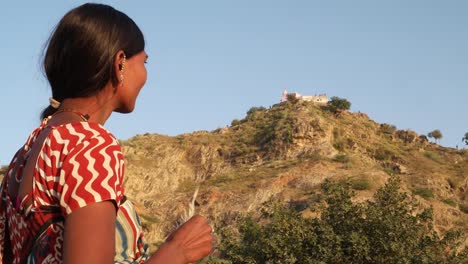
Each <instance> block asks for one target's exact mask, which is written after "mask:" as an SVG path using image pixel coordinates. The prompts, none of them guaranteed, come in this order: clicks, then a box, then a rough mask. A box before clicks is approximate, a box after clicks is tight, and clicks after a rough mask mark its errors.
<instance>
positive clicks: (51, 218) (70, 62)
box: [0, 4, 212, 264]
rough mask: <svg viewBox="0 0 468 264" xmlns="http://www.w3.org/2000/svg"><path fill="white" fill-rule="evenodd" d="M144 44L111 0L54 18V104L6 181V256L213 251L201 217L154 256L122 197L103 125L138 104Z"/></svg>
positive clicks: (39, 258) (118, 257) (174, 256)
mask: <svg viewBox="0 0 468 264" xmlns="http://www.w3.org/2000/svg"><path fill="white" fill-rule="evenodd" d="M144 46H145V43H144V38H143V34H142V33H141V31H140V29H139V28H138V26H137V25H136V24H135V23H134V22H133V20H132V19H130V18H129V17H128V16H126V15H125V14H123V13H121V12H120V11H117V10H115V9H114V8H112V7H110V6H106V5H101V4H84V5H82V6H79V7H77V8H75V9H73V10H71V11H70V12H68V13H67V14H66V15H65V16H64V17H63V18H62V19H61V21H60V22H59V23H58V25H57V27H56V29H55V31H54V33H53V34H52V36H51V38H50V40H49V43H48V46H47V49H46V52H45V57H44V70H45V73H46V76H47V79H48V81H49V83H50V86H51V90H52V97H51V99H50V106H48V107H47V108H46V109H45V110H44V111H43V113H42V119H43V121H42V123H41V125H40V126H39V127H38V128H37V129H35V130H34V131H33V132H32V133H31V135H30V136H29V138H28V139H27V141H26V143H25V144H24V146H23V147H22V148H21V149H20V150H19V151H18V152H17V153H16V155H15V156H14V158H13V160H12V162H11V164H10V166H9V168H8V171H7V173H6V174H5V177H4V181H3V183H2V187H1V198H2V199H1V204H0V259H2V261H3V263H67V264H68V263H113V262H115V263H189V262H194V261H197V260H199V259H201V258H203V257H205V256H206V255H208V254H209V252H210V251H211V242H212V236H211V228H210V226H209V225H208V224H207V222H206V220H205V219H204V218H203V217H200V216H195V217H193V218H192V219H190V220H189V221H188V222H187V223H185V224H184V225H183V226H182V227H181V228H179V229H178V230H177V231H175V232H174V233H173V234H171V235H170V236H169V238H168V239H167V240H166V242H165V243H164V244H162V245H161V246H160V248H159V249H158V250H157V251H156V253H155V254H154V255H152V256H149V255H148V251H147V248H148V247H147V245H146V243H145V242H144V239H143V235H142V233H141V227H140V226H139V220H138V216H137V215H136V213H135V210H134V209H133V206H132V205H131V203H130V202H129V201H128V200H127V199H126V198H125V195H124V189H123V186H122V183H123V173H124V164H123V156H122V152H121V150H120V146H119V144H118V141H117V140H116V138H115V137H114V136H113V135H112V134H111V133H110V132H109V131H107V130H106V129H105V128H104V127H103V126H102V125H104V123H105V122H106V120H107V119H108V118H109V116H110V115H111V113H112V112H120V113H130V112H132V111H133V109H134V107H135V101H136V98H137V96H138V93H139V92H140V90H141V88H142V87H143V85H144V84H145V82H146V75H147V73H146V68H145V63H146V60H147V58H148V56H147V55H146V53H145V51H144Z"/></svg>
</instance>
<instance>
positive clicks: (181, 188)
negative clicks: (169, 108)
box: [122, 102, 468, 243]
mask: <svg viewBox="0 0 468 264" xmlns="http://www.w3.org/2000/svg"><path fill="white" fill-rule="evenodd" d="M385 127H386V130H385V131H386V132H385V133H383V132H382V126H381V125H380V124H377V123H376V122H374V121H372V120H370V119H369V117H368V116H367V115H365V114H362V113H358V114H353V113H349V112H342V113H341V114H340V115H334V114H331V113H328V112H327V111H326V110H323V109H322V108H321V107H320V106H316V105H313V104H307V103H300V102H298V103H296V104H289V103H287V104H280V105H277V106H274V107H272V108H270V109H265V108H255V109H251V110H250V111H249V114H248V115H247V117H246V118H245V119H243V120H238V121H237V122H236V124H235V126H232V127H229V128H223V129H217V130H216V131H214V132H206V131H199V132H194V133H191V134H184V135H179V136H176V137H168V136H162V135H156V134H154V135H149V134H145V135H140V136H136V137H134V138H132V139H130V140H128V141H125V142H123V143H122V148H123V152H124V155H125V157H126V175H125V177H126V178H125V188H126V193H127V196H128V197H129V198H130V199H132V200H133V201H135V202H136V205H137V210H138V211H139V212H140V214H141V215H142V222H143V224H144V228H145V230H146V237H147V239H148V240H149V241H150V242H152V243H157V242H158V241H161V240H162V239H163V238H164V237H165V236H166V235H167V234H168V232H169V231H171V230H172V229H173V228H174V224H175V222H176V220H177V219H178V218H179V216H180V215H182V214H183V213H184V211H185V210H187V208H188V202H189V200H190V199H191V197H192V194H193V192H194V190H195V188H196V187H197V186H199V187H200V191H199V195H198V198H197V205H198V206H197V209H196V210H197V213H200V214H203V215H206V216H208V218H209V219H211V220H212V221H214V222H217V221H218V220H221V219H223V220H226V219H228V220H229V219H234V218H235V217H236V215H238V214H242V213H246V212H253V213H255V212H258V211H259V210H260V208H262V207H263V206H264V203H265V202H266V201H268V200H270V199H273V198H274V199H280V200H282V201H287V202H290V203H297V204H301V203H304V201H310V200H311V199H310V195H311V193H312V194H313V193H316V192H318V190H319V186H320V184H321V183H322V182H323V180H324V179H334V180H346V179H351V180H355V179H361V180H365V181H366V182H368V187H367V188H366V189H360V190H359V191H358V195H357V196H356V200H357V201H364V200H366V199H369V198H370V197H371V196H372V193H373V192H374V191H375V190H376V189H377V188H379V187H380V186H382V185H383V184H384V183H385V181H386V178H387V177H388V174H397V175H401V177H402V180H403V184H404V186H403V188H404V190H406V191H408V192H411V191H413V190H415V189H417V188H426V189H430V190H432V191H433V193H434V197H433V198H430V199H429V200H425V199H423V198H421V199H423V200H424V202H425V203H426V204H429V205H432V204H434V203H437V207H435V208H436V210H439V209H437V208H441V209H440V212H441V213H436V214H435V215H436V225H445V224H447V225H454V223H465V224H463V225H462V228H464V229H465V230H468V224H466V223H468V216H467V214H466V213H463V212H462V211H460V207H458V206H455V207H454V206H452V205H448V204H446V203H444V202H440V201H442V200H444V199H452V200H453V201H454V202H455V204H456V205H457V204H460V205H464V204H468V201H467V199H468V197H467V195H466V190H467V189H468V187H467V186H468V173H467V171H468V154H467V153H466V152H463V151H456V150H452V149H446V148H442V147H439V146H437V145H435V144H424V139H422V138H421V136H419V135H418V134H417V133H415V132H413V131H410V130H395V129H394V127H393V128H392V126H391V125H385ZM442 212H447V213H449V214H450V215H448V216H447V215H444V213H442ZM437 216H439V218H437ZM442 216H443V217H442Z"/></svg>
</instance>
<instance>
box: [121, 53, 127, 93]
mask: <svg viewBox="0 0 468 264" xmlns="http://www.w3.org/2000/svg"><path fill="white" fill-rule="evenodd" d="M126 60H127V56H125V54H124V57H123V60H122V63H121V64H120V65H119V68H120V86H123V80H124V76H123V71H124V69H125V62H126Z"/></svg>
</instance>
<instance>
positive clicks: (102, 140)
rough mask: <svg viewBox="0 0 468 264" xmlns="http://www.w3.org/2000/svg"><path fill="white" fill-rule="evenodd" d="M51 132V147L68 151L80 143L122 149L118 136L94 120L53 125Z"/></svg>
mask: <svg viewBox="0 0 468 264" xmlns="http://www.w3.org/2000/svg"><path fill="white" fill-rule="evenodd" d="M51 128H52V131H51V133H50V134H49V140H48V141H49V145H50V147H51V148H55V149H57V148H59V149H61V150H62V151H65V152H68V151H70V150H71V149H73V148H74V147H76V146H79V145H83V144H85V145H87V144H90V143H91V144H92V145H96V144H98V145H101V146H106V145H107V146H110V145H112V146H116V147H119V149H120V144H119V141H118V140H117V138H116V137H115V136H114V135H113V134H112V133H111V132H110V131H109V130H107V129H106V128H105V127H103V126H102V125H101V124H98V123H93V122H71V123H67V124H63V125H58V126H52V127H51Z"/></svg>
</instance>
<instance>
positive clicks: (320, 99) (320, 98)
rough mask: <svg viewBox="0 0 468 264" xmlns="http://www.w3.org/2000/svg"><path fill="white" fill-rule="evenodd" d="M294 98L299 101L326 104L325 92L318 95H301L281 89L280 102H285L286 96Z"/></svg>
mask: <svg viewBox="0 0 468 264" xmlns="http://www.w3.org/2000/svg"><path fill="white" fill-rule="evenodd" d="M291 97H292V98H295V99H297V100H300V101H306V102H314V103H316V104H327V103H328V97H327V95H326V94H319V95H301V94H299V93H288V91H286V89H285V90H284V91H283V95H282V96H281V103H283V102H287V101H288V98H291Z"/></svg>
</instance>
